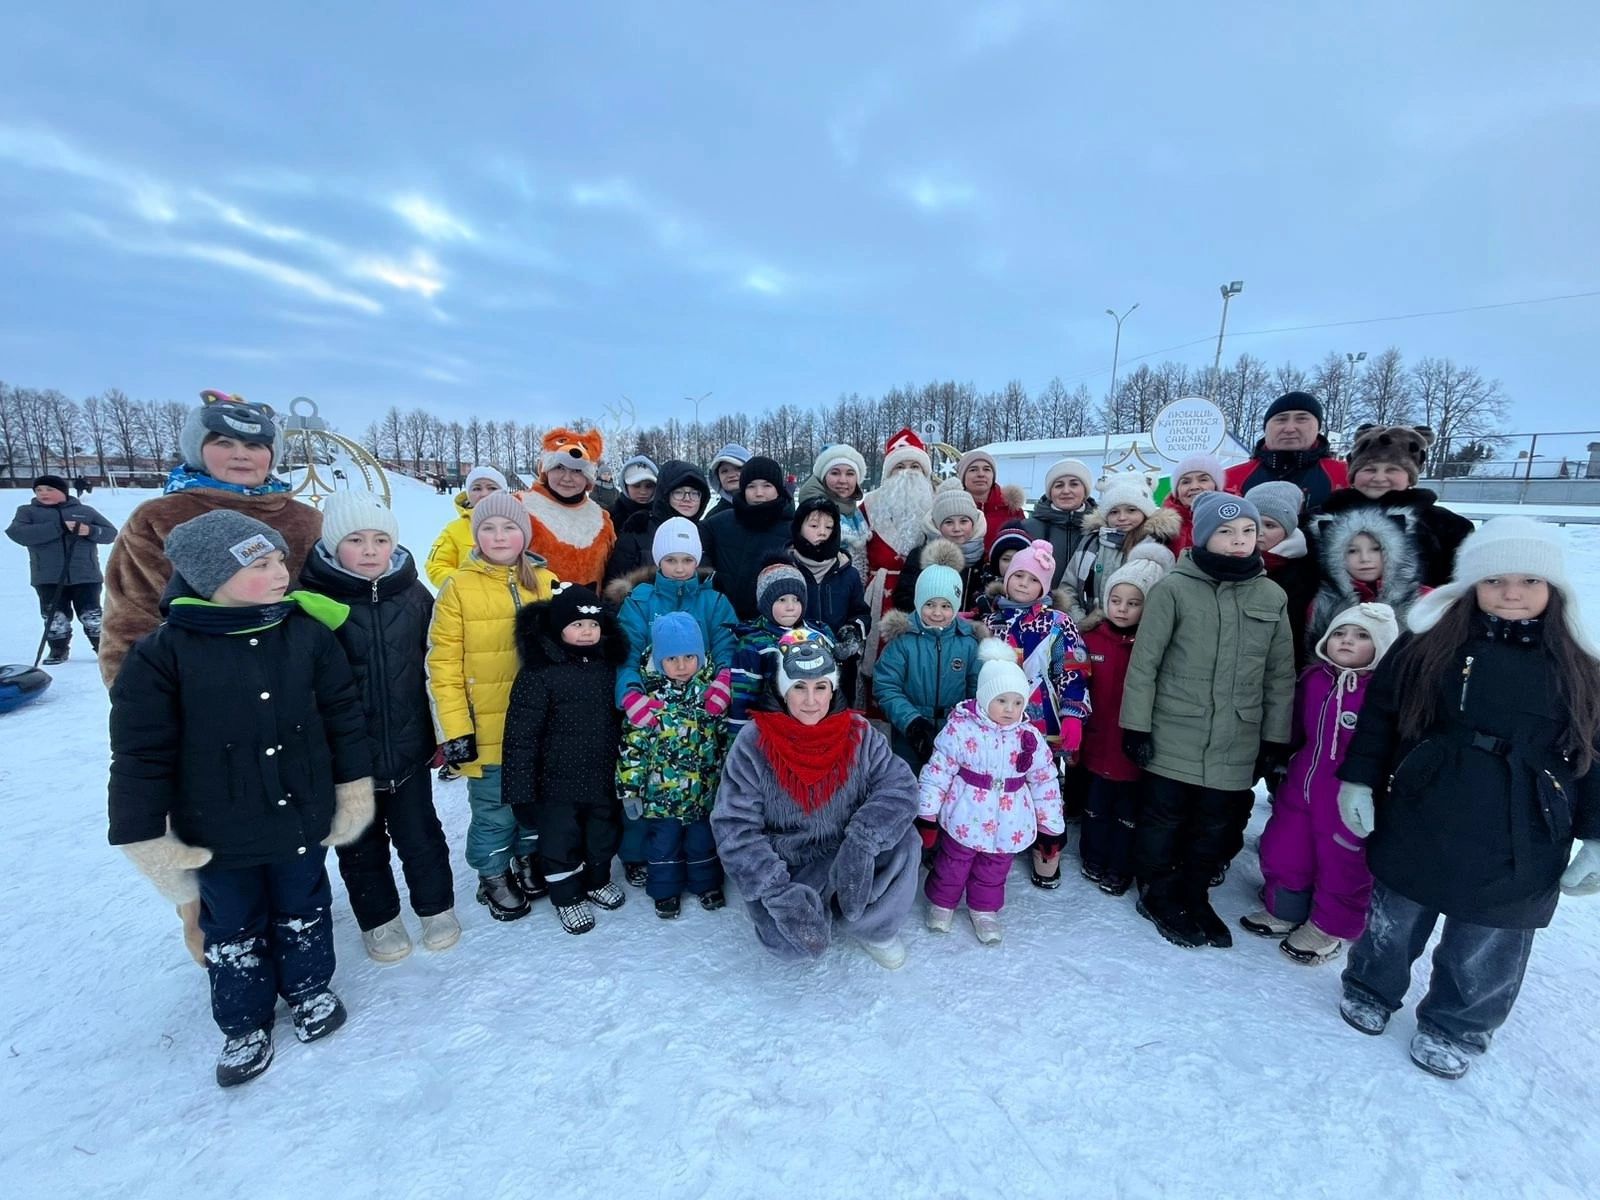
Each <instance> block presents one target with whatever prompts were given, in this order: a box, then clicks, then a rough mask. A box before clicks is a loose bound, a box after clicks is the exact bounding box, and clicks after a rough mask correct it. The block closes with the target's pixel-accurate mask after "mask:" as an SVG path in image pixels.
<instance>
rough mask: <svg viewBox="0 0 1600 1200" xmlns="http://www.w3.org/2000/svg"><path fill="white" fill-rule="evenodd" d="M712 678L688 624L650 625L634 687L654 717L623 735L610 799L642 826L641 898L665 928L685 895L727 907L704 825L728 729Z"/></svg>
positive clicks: (673, 617)
mask: <svg viewBox="0 0 1600 1200" xmlns="http://www.w3.org/2000/svg"><path fill="white" fill-rule="evenodd" d="M717 677H718V669H717V664H716V663H708V662H707V661H706V643H705V636H704V634H703V633H702V632H701V630H700V626H699V625H697V624H696V623H695V620H694V618H693V617H691V616H689V614H688V613H663V614H662V615H661V616H659V617H657V618H656V619H655V620H654V621H653V622H652V623H651V625H650V647H649V651H648V654H647V657H646V662H645V665H644V669H643V672H642V673H641V676H640V683H639V686H640V689H641V693H640V694H641V695H643V696H644V697H645V699H646V700H647V701H648V702H650V703H651V704H653V705H654V706H655V708H654V710H653V711H654V713H655V718H656V719H655V721H654V723H653V724H651V725H648V726H640V725H629V726H628V727H627V728H626V729H625V730H624V731H623V735H622V758H621V760H620V761H619V762H618V763H617V793H618V794H619V795H620V796H621V797H622V805H623V810H624V811H625V812H627V813H628V815H629V816H630V817H633V818H635V819H636V820H640V821H642V822H643V824H644V847H645V855H646V858H647V860H648V862H647V872H646V877H645V885H644V886H645V892H646V894H647V895H649V897H650V899H652V900H654V901H655V902H656V916H658V917H661V918H663V919H667V920H670V919H671V918H673V917H676V916H677V915H678V913H679V911H680V909H681V906H682V900H681V897H682V895H683V893H684V890H685V889H686V888H687V890H689V891H691V892H693V893H694V894H695V895H697V896H699V897H700V907H701V908H704V909H707V910H714V909H718V908H721V907H722V906H723V904H724V903H725V902H724V900H723V896H722V864H721V863H720V862H718V861H717V849H716V845H715V843H714V842H713V840H712V837H711V823H710V815H711V802H712V799H713V792H714V791H715V789H716V784H717V769H718V765H719V764H720V763H721V761H722V753H723V747H724V742H725V731H726V728H727V722H726V720H725V719H724V715H723V714H724V712H725V711H726V704H725V702H718V700H717V698H716V695H715V691H716V688H717Z"/></svg>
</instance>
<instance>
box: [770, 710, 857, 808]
mask: <svg viewBox="0 0 1600 1200" xmlns="http://www.w3.org/2000/svg"><path fill="white" fill-rule="evenodd" d="M750 719H751V720H752V721H754V722H755V726H756V733H757V735H758V736H757V744H758V745H759V746H760V747H761V753H762V754H763V755H764V756H765V757H766V760H767V762H769V763H771V764H772V773H773V774H774V775H776V776H777V777H778V786H779V787H781V788H782V789H783V790H784V792H785V793H786V794H787V795H788V797H789V798H790V799H791V800H793V801H794V802H795V803H796V804H798V805H799V806H800V811H801V812H805V813H814V812H816V811H817V810H818V809H819V808H821V807H822V806H823V805H825V804H827V803H828V801H830V800H832V799H833V797H834V794H835V793H837V792H838V790H839V789H840V788H841V787H843V786H844V784H845V781H846V780H848V779H849V778H850V769H851V768H852V767H853V766H855V761H856V749H857V747H859V746H860V745H861V727H862V725H863V724H864V723H865V722H861V721H857V720H856V715H855V713H853V712H851V711H850V710H849V709H846V710H845V711H843V712H836V713H834V714H833V715H832V716H829V717H823V718H822V720H820V721H818V722H817V723H816V724H815V725H803V724H801V723H800V722H799V721H797V720H795V719H794V718H793V717H791V716H790V715H789V714H788V713H786V712H758V713H752V714H751V715H750Z"/></svg>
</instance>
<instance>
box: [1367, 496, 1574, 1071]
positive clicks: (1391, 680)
mask: <svg viewBox="0 0 1600 1200" xmlns="http://www.w3.org/2000/svg"><path fill="white" fill-rule="evenodd" d="M1408 624H1409V626H1410V630H1411V634H1412V636H1410V637H1408V638H1406V639H1403V640H1402V641H1401V642H1399V643H1398V644H1397V645H1396V646H1395V648H1394V650H1393V651H1392V652H1391V653H1390V654H1389V655H1388V656H1387V657H1385V659H1384V661H1383V663H1382V664H1381V665H1380V666H1379V668H1378V671H1377V674H1376V675H1375V676H1374V678H1373V680H1372V683H1371V685H1370V686H1369V687H1368V689H1367V697H1366V703H1365V704H1364V705H1363V707H1362V710H1361V719H1360V721H1359V722H1358V723H1357V725H1356V735H1355V739H1354V740H1353V741H1352V742H1351V743H1350V749H1349V752H1348V753H1347V754H1346V755H1345V760H1344V763H1343V764H1342V765H1341V766H1340V768H1339V778H1340V779H1341V780H1343V781H1344V783H1343V785H1342V786H1341V787H1340V789H1339V796H1338V803H1339V816H1340V818H1341V819H1342V820H1343V822H1344V824H1345V826H1346V828H1348V829H1349V830H1350V831H1351V832H1352V833H1354V834H1355V835H1356V836H1357V837H1364V838H1366V839H1367V865H1368V866H1369V867H1370V868H1371V870H1372V873H1373V875H1374V876H1376V878H1377V883H1376V885H1375V886H1374V888H1373V891H1372V906H1371V913H1370V916H1369V918H1368V920H1367V928H1366V932H1365V933H1364V934H1362V936H1361V940H1360V941H1358V942H1357V943H1356V944H1355V945H1354V946H1353V947H1351V950H1350V957H1349V964H1348V965H1347V966H1346V968H1345V970H1344V974H1343V977H1342V982H1343V985H1344V997H1343V1000H1342V1002H1341V1003H1340V1006H1339V1012H1340V1015H1341V1016H1343V1017H1344V1019H1345V1021H1347V1022H1348V1023H1349V1024H1350V1025H1352V1026H1354V1027H1355V1028H1356V1029H1358V1030H1360V1031H1361V1032H1362V1033H1368V1034H1380V1033H1382V1032H1383V1031H1384V1028H1385V1027H1386V1025H1387V1024H1388V1021H1389V1017H1390V1016H1391V1015H1392V1014H1393V1013H1394V1012H1395V1011H1396V1010H1397V1009H1398V1008H1399V1007H1400V1005H1401V1003H1402V1001H1403V1000H1404V999H1405V995H1406V992H1407V990H1408V989H1409V987H1410V985H1411V967H1412V964H1413V963H1414V962H1415V961H1416V959H1417V958H1418V956H1419V955H1421V953H1422V950H1423V948H1424V947H1425V946H1426V945H1427V944H1428V939H1429V936H1430V935H1431V934H1432V932H1433V929H1434V926H1435V925H1436V924H1437V923H1438V920H1439V918H1440V917H1441V916H1442V917H1444V932H1443V935H1442V937H1441V939H1440V941H1439V945H1438V948H1437V950H1436V951H1435V953H1434V955H1433V972H1432V979H1431V981H1430V983H1429V986H1428V992H1427V995H1426V996H1424V997H1423V999H1422V1002H1421V1003H1420V1004H1418V1005H1417V1032H1416V1035H1415V1036H1414V1037H1413V1038H1412V1039H1411V1058H1412V1061H1414V1062H1415V1063H1416V1064H1417V1066H1419V1067H1421V1068H1422V1069H1423V1070H1426V1071H1430V1072H1432V1073H1433V1074H1435V1075H1442V1076H1445V1077H1447V1078H1452V1079H1453V1078H1456V1077H1458V1076H1460V1075H1462V1074H1464V1073H1465V1072H1466V1070H1467V1068H1468V1067H1469V1066H1470V1065H1471V1061H1472V1059H1473V1057H1475V1056H1476V1055H1479V1054H1482V1053H1483V1052H1484V1051H1485V1050H1487V1049H1488V1048H1489V1042H1490V1040H1491V1038H1492V1037H1493V1036H1494V1031H1495V1030H1496V1029H1497V1028H1498V1027H1499V1026H1500V1025H1501V1024H1502V1023H1503V1022H1504V1021H1505V1019H1506V1017H1508V1016H1509V1015H1510V1013H1511V1006H1512V1004H1513V1003H1514V1002H1515V1000H1516V998H1517V992H1518V989H1519V988H1520V986H1521V983H1522V976H1523V972H1524V970H1525V969H1526V967H1527V963H1528V954H1529V951H1530V950H1531V949H1532V947H1533V938H1534V934H1535V933H1536V932H1537V931H1538V930H1539V929H1541V928H1543V927H1544V926H1545V925H1547V924H1549V922H1550V918H1551V916H1552V915H1553V914H1554V912H1555V907H1556V901H1557V900H1558V899H1559V897H1560V893H1561V892H1563V891H1564V892H1566V893H1567V894H1568V895H1577V896H1581V895H1590V894H1593V893H1595V892H1600V772H1597V771H1596V770H1595V769H1594V764H1595V760H1596V756H1597V754H1600V715H1597V708H1600V706H1597V703H1596V699H1595V698H1596V696H1600V648H1597V647H1596V646H1595V643H1594V641H1593V639H1592V638H1591V637H1590V636H1589V633H1588V631H1587V630H1585V629H1584V627H1583V622H1582V619H1581V618H1580V616H1579V611H1578V603H1577V596H1576V595H1575V593H1574V588H1573V584H1572V582H1571V581H1570V580H1569V579H1568V577H1567V572H1566V561H1565V556H1564V554H1563V551H1562V545H1561V542H1560V540H1558V536H1557V534H1556V532H1555V531H1554V530H1553V529H1551V528H1550V527H1549V526H1548V525H1541V524H1539V523H1538V522H1536V521H1531V520H1529V519H1527V518H1525V517H1499V518H1496V519H1495V520H1493V521H1490V522H1488V523H1487V524H1485V525H1484V526H1483V527H1482V528H1481V529H1479V530H1478V531H1477V532H1475V533H1474V534H1473V535H1472V536H1471V537H1469V538H1468V539H1467V540H1466V541H1464V542H1463V543H1462V544H1461V549H1460V551H1459V553H1458V554H1457V555H1456V571H1455V578H1454V579H1453V580H1452V581H1451V582H1450V583H1449V584H1448V585H1446V586H1445V587H1442V588H1440V589H1439V590H1438V591H1436V592H1434V593H1433V594H1432V595H1430V596H1428V597H1426V598H1424V599H1423V600H1421V601H1419V602H1418V603H1417V605H1416V606H1415V607H1414V608H1413V609H1412V610H1411V617H1410V620H1409V622H1408ZM1574 838H1578V839H1581V840H1582V844H1581V846H1580V847H1579V849H1578V852H1577V853H1576V854H1575V855H1574V854H1573V853H1572V846H1573V839H1574ZM1569 860H1570V862H1569Z"/></svg>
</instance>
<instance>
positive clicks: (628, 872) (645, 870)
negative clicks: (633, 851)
mask: <svg viewBox="0 0 1600 1200" xmlns="http://www.w3.org/2000/svg"><path fill="white" fill-rule="evenodd" d="M622 877H623V878H624V879H626V880H627V881H628V886H629V887H643V886H644V885H645V884H646V883H648V882H650V868H649V867H647V866H646V865H645V864H644V863H623V864H622Z"/></svg>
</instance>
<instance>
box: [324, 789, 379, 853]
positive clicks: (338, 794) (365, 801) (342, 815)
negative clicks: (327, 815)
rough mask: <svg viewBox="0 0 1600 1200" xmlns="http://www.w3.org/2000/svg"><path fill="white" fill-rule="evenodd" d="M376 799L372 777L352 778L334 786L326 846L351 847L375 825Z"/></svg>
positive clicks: (325, 840) (325, 839)
mask: <svg viewBox="0 0 1600 1200" xmlns="http://www.w3.org/2000/svg"><path fill="white" fill-rule="evenodd" d="M375 812H377V798H376V797H375V796H374V795H373V794H372V777H371V776H370V775H369V776H368V777H367V778H365V779H352V780H350V781H349V782H347V783H336V784H334V785H333V823H332V824H331V825H329V826H328V836H327V837H325V838H323V839H322V844H323V845H324V846H348V845H349V844H350V843H351V842H353V841H355V840H356V839H357V838H358V837H360V836H361V835H362V834H363V833H365V832H366V831H367V826H368V825H371V824H372V817H373V814H374V813H375Z"/></svg>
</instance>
